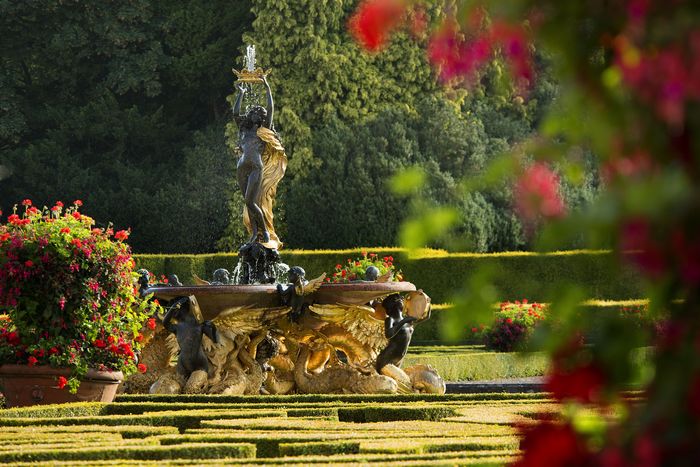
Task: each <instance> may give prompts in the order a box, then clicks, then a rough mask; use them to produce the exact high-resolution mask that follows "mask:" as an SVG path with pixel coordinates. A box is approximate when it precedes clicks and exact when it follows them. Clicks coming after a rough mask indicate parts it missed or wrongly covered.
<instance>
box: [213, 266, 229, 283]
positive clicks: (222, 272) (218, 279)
mask: <svg viewBox="0 0 700 467" xmlns="http://www.w3.org/2000/svg"><path fill="white" fill-rule="evenodd" d="M230 283H231V273H230V272H228V269H224V268H219V269H217V270H216V271H214V274H213V277H212V280H211V285H228V284H230Z"/></svg>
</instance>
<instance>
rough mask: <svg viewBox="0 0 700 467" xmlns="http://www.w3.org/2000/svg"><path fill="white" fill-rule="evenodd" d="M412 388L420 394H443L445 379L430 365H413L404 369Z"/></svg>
mask: <svg viewBox="0 0 700 467" xmlns="http://www.w3.org/2000/svg"><path fill="white" fill-rule="evenodd" d="M404 372H405V373H406V374H407V375H408V377H409V378H410V379H411V386H412V387H413V390H414V391H416V392H419V393H421V394H445V389H446V387H445V380H443V379H442V377H441V376H440V375H439V374H438V372H437V371H436V370H435V368H433V367H432V366H430V365H423V364H419V365H413V366H410V367H408V368H405V369H404Z"/></svg>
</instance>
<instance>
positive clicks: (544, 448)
mask: <svg viewBox="0 0 700 467" xmlns="http://www.w3.org/2000/svg"><path fill="white" fill-rule="evenodd" d="M522 430H523V431H524V434H525V436H524V438H523V439H522V441H520V449H521V450H523V451H524V455H523V457H522V458H521V459H520V460H519V461H517V462H515V463H514V464H513V465H514V466H517V467H541V466H544V465H546V466H549V467H554V466H566V467H570V466H577V465H587V464H588V463H589V462H590V460H591V459H590V455H589V453H588V452H587V451H586V449H585V447H584V445H583V443H582V442H581V440H579V439H578V438H577V436H576V432H575V431H574V429H573V428H572V427H571V426H570V425H561V424H555V423H552V422H541V423H539V424H537V425H536V426H535V427H534V428H524V429H522Z"/></svg>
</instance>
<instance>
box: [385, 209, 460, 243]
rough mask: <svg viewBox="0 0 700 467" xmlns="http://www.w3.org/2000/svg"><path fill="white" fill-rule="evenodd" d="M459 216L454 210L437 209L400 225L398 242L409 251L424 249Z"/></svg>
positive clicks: (425, 212)
mask: <svg viewBox="0 0 700 467" xmlns="http://www.w3.org/2000/svg"><path fill="white" fill-rule="evenodd" d="M458 219H459V215H458V214H457V211H456V210H455V209H454V208H451V207H437V208H432V209H429V210H427V211H423V213H422V214H421V215H420V216H419V217H414V218H412V219H409V220H407V221H406V222H404V223H403V224H402V225H401V230H400V232H399V240H400V242H401V245H402V246H404V247H405V248H408V249H409V250H414V249H416V248H422V247H425V246H426V245H427V244H428V243H429V242H430V241H431V240H434V239H436V238H439V237H440V236H442V235H444V234H445V233H447V231H448V230H449V229H450V228H451V227H452V226H453V225H454V224H455V222H457V220H458Z"/></svg>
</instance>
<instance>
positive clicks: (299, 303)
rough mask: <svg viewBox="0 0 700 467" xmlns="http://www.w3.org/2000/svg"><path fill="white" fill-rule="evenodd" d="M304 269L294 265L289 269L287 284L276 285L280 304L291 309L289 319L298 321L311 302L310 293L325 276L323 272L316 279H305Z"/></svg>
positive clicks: (319, 284) (319, 285) (314, 290)
mask: <svg viewBox="0 0 700 467" xmlns="http://www.w3.org/2000/svg"><path fill="white" fill-rule="evenodd" d="M305 276H306V271H304V269H303V268H301V267H299V266H294V267H292V268H290V269H289V282H290V283H289V284H288V285H286V286H284V285H282V284H278V285H277V292H279V294H280V299H281V302H282V305H284V306H290V307H291V308H292V311H290V312H289V319H290V320H291V321H295V322H296V321H298V320H299V318H300V317H301V315H302V313H303V312H304V310H305V309H307V308H308V306H309V305H310V304H311V303H312V300H311V295H312V294H313V293H314V292H316V291H317V290H318V288H319V287H321V284H323V279H325V278H326V273H325V272H324V273H323V274H321V275H320V276H319V277H317V278H316V279H312V280H310V281H307V280H306V278H305Z"/></svg>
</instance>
